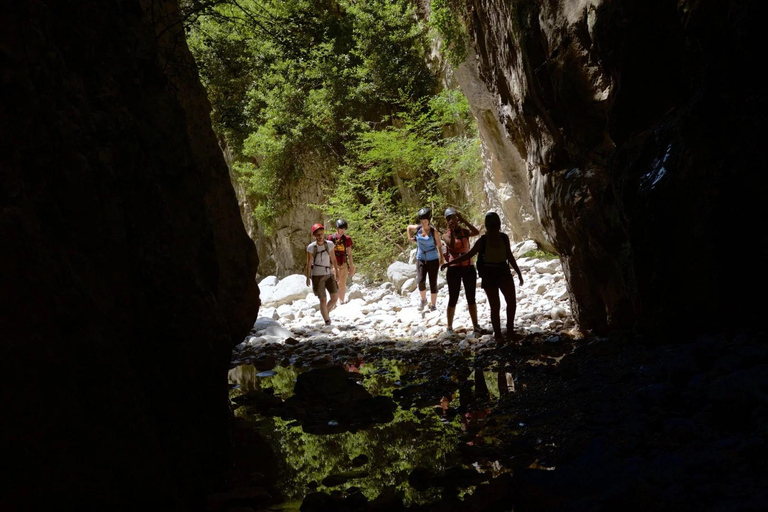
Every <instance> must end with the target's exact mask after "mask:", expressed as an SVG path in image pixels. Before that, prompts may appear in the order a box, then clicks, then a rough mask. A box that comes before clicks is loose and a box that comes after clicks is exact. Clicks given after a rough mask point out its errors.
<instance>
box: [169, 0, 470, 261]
mask: <svg viewBox="0 0 768 512" xmlns="http://www.w3.org/2000/svg"><path fill="white" fill-rule="evenodd" d="M182 5H183V9H184V13H185V20H186V24H187V28H188V31H187V32H188V42H189V46H190V48H191V50H192V52H193V54H194V56H195V58H196V61H197V63H198V66H199V70H200V74H201V77H202V80H203V83H204V85H205V86H206V88H207V90H208V94H209V98H210V99H211V103H212V105H213V113H212V121H213V124H214V129H215V130H216V132H217V133H218V134H219V136H220V137H221V139H222V140H223V141H224V142H225V143H226V145H227V146H228V147H229V148H230V149H231V150H232V152H233V154H234V155H235V160H236V164H235V166H234V168H235V170H236V171H237V173H238V175H239V176H240V177H241V179H242V181H243V182H244V184H245V185H246V189H247V191H248V193H249V194H250V195H252V196H253V198H254V201H253V202H254V203H255V204H257V205H258V206H257V208H256V210H255V212H254V214H255V216H256V219H257V222H258V224H259V226H260V228H261V229H262V230H263V231H264V232H266V233H267V234H270V233H271V232H272V230H273V229H274V228H275V224H276V220H277V219H278V218H279V216H280V215H281V213H284V212H285V209H286V208H288V207H291V206H293V207H295V205H289V204H287V202H286V201H287V198H288V194H287V191H289V190H290V188H291V186H292V185H293V184H295V183H296V182H297V181H298V180H299V179H301V177H302V176H303V175H304V172H305V165H306V163H307V162H334V164H333V165H336V166H338V168H337V169H329V170H328V172H326V173H325V174H326V175H327V176H328V177H329V179H328V181H327V183H324V185H325V186H326V201H325V202H323V201H322V199H323V198H318V202H317V204H316V205H315V206H316V207H317V208H318V209H320V210H321V211H323V213H325V214H327V215H329V216H330V217H333V218H335V217H344V218H347V219H348V220H349V222H350V228H351V230H350V234H351V235H352V234H354V235H355V236H356V247H355V249H356V252H355V255H356V256H357V257H356V261H357V263H358V267H359V269H360V270H364V269H368V270H370V271H372V272H373V273H379V272H380V271H381V270H382V267H383V266H384V265H385V262H386V260H389V261H391V260H392V258H393V257H394V256H396V255H397V253H398V251H401V250H402V249H404V248H405V247H404V243H405V238H404V237H403V233H404V231H405V224H406V223H407V222H408V221H410V220H412V219H410V217H411V216H412V215H411V213H410V210H409V209H412V208H413V207H414V205H416V204H422V203H429V204H431V205H433V206H434V207H435V208H436V209H440V208H441V207H443V206H444V205H445V202H446V201H456V200H458V199H460V198H461V197H463V195H462V194H461V193H458V192H459V191H460V190H462V186H463V185H462V184H463V183H466V182H465V181H464V180H466V179H467V178H468V177H470V176H472V175H473V173H475V172H477V169H478V168H479V166H480V151H479V143H478V142H477V141H478V138H477V131H476V128H475V126H474V122H473V119H472V117H471V115H470V114H469V108H468V105H467V103H466V99H465V98H464V97H463V96H462V95H461V93H460V92H458V91H447V90H442V91H441V90H440V87H439V85H438V81H437V77H436V76H435V74H434V73H433V71H431V70H430V68H429V67H428V66H427V61H428V59H427V57H428V55H429V48H430V40H429V36H428V34H429V30H428V27H427V26H426V25H425V24H424V23H422V22H421V21H420V20H419V19H418V17H417V16H416V12H415V4H414V3H413V2H411V1H409V0H356V1H352V0H311V1H310V0H219V1H208V2H205V1H200V0H187V1H186V2H183V4H182ZM323 165H326V164H323ZM454 206H463V205H454ZM368 233H378V235H379V236H373V235H371V236H370V237H369V236H368ZM382 246H384V247H385V249H383V250H382V249H381V247H382Z"/></svg>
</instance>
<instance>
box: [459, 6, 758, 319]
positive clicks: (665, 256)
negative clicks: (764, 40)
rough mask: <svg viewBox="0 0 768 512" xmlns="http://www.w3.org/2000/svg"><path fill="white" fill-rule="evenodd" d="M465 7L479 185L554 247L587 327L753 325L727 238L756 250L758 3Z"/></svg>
mask: <svg viewBox="0 0 768 512" xmlns="http://www.w3.org/2000/svg"><path fill="white" fill-rule="evenodd" d="M465 5H466V10H465V11H464V16H465V17H466V19H467V20H468V23H467V25H468V28H469V36H470V39H471V41H472V44H473V46H474V51H473V52H470V53H471V54H470V56H469V58H468V59H467V61H466V62H465V63H464V64H463V65H462V66H461V68H460V69H459V77H460V79H461V83H462V88H463V89H464V90H465V93H466V95H467V97H468V98H469V100H470V103H471V104H472V105H473V109H474V111H475V114H476V116H477V118H478V121H479V122H480V123H481V128H480V129H481V133H482V135H483V138H484V143H485V145H486V147H487V148H488V150H489V151H490V157H491V158H492V159H493V161H494V166H495V170H494V174H495V176H492V178H493V179H492V180H489V181H495V182H496V183H502V184H504V185H505V186H506V187H507V188H508V190H509V192H508V193H507V194H506V198H504V197H502V198H501V200H500V203H501V204H500V206H501V207H502V208H503V209H504V210H505V212H506V213H507V217H508V218H515V216H517V218H518V219H519V220H518V221H517V224H518V225H519V226H520V227H518V228H517V229H519V230H527V231H528V232H530V233H533V235H534V236H533V237H534V238H537V235H536V233H537V229H539V227H537V226H532V227H530V229H527V228H525V223H526V222H527V223H529V224H530V223H531V222H532V221H533V220H535V223H536V224H538V225H539V226H540V228H541V229H543V231H544V233H543V234H544V238H545V239H546V241H547V242H551V244H552V245H553V246H554V248H555V249H556V250H557V251H558V252H559V253H560V255H561V256H562V261H563V264H564V268H565V271H566V275H567V280H568V283H569V287H570V292H571V297H572V303H573V311H574V314H575V315H576V317H577V320H578V322H579V324H580V326H581V327H582V329H583V330H585V331H593V332H595V333H603V334H605V333H608V332H610V331H612V330H635V331H637V332H640V333H656V334H662V333H663V334H672V333H673V332H691V331H694V332H695V331H706V330H708V329H720V328H725V327H744V326H751V325H756V322H757V319H758V318H759V317H760V314H759V313H758V310H759V309H760V306H759V305H758V304H756V303H753V302H752V301H750V300H749V299H748V297H750V296H751V290H753V289H754V287H755V285H756V283H755V280H754V279H753V278H752V277H749V278H746V279H742V278H739V277H737V276H735V275H734V274H733V265H732V262H731V260H730V258H729V257H728V254H724V253H723V249H722V247H723V244H725V245H727V246H729V247H730V248H731V249H736V251H743V252H745V253H747V254H750V255H752V256H753V257H754V258H755V259H756V260H757V261H764V260H765V256H766V249H765V245H764V244H760V245H758V244H754V243H752V240H753V239H754V236H755V234H757V233H759V227H760V225H759V221H760V219H763V218H765V215H764V214H762V208H761V206H760V203H761V195H762V190H763V186H762V184H763V182H764V179H763V176H762V175H763V170H764V169H765V168H766V165H765V164H766V159H765V153H764V152H763V151H761V146H762V144H763V140H762V139H763V137H762V134H763V133H764V132H765V124H766V94H765V86H764V84H763V81H762V80H761V79H760V78H759V65H757V59H756V57H757V53H758V52H757V50H756V49H757V48H758V47H759V40H758V34H759V31H758V27H757V20H758V19H760V17H759V16H758V15H757V7H756V6H757V2H756V1H747V2H737V1H724V2H697V1H685V0H682V1H677V2H676V1H668V0H651V1H647V2H634V1H628V0H602V1H601V0H548V1H539V2H523V1H513V2H508V1H500V0H475V1H469V2H467V3H466V4H465ZM496 188H497V187H496ZM758 236H759V235H758ZM737 247H741V249H737ZM758 281H759V283H760V284H764V283H765V278H763V277H760V278H758ZM757 287H758V288H762V286H760V285H758V286H757Z"/></svg>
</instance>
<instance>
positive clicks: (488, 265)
mask: <svg viewBox="0 0 768 512" xmlns="http://www.w3.org/2000/svg"><path fill="white" fill-rule="evenodd" d="M485 230H486V233H485V234H484V235H483V236H481V237H480V238H479V239H478V240H477V242H475V245H473V246H472V249H470V251H469V252H468V253H466V254H464V255H463V256H460V257H458V258H456V259H455V260H452V261H449V262H448V263H445V264H444V265H441V268H442V269H445V268H446V267H448V266H451V265H458V264H461V263H463V262H464V261H467V260H469V259H471V258H472V257H473V256H475V255H476V254H481V257H482V267H480V266H478V270H479V271H480V277H481V278H482V280H483V281H482V287H483V290H485V294H486V295H487V296H488V305H489V306H490V309H491V324H492V325H493V337H494V338H495V339H496V341H497V342H501V341H503V339H504V337H503V335H502V332H501V315H500V310H501V300H500V298H499V291H501V293H502V294H503V295H504V300H505V301H506V303H507V336H508V337H509V338H510V339H511V338H512V337H513V336H514V332H515V331H514V322H515V311H516V309H517V299H516V298H515V281H514V279H513V278H512V273H511V272H510V271H509V266H510V265H512V268H513V269H515V272H517V277H518V278H519V280H520V286H522V285H523V274H522V273H521V272H520V267H518V266H517V261H515V257H514V255H513V254H512V248H511V247H510V244H509V237H508V236H507V235H506V234H505V233H502V232H501V218H499V214H498V213H496V212H493V211H491V212H488V213H486V214H485ZM479 261H480V260H479ZM478 265H479V263H478ZM481 268H482V270H481Z"/></svg>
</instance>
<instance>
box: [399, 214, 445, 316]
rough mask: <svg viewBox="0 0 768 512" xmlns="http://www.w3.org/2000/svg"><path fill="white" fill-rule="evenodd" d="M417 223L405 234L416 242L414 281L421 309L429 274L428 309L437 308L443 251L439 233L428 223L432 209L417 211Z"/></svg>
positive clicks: (424, 301) (425, 298)
mask: <svg viewBox="0 0 768 512" xmlns="http://www.w3.org/2000/svg"><path fill="white" fill-rule="evenodd" d="M418 220H419V223H418V224H410V225H409V226H408V229H406V232H405V236H406V238H408V240H410V241H411V242H416V247H417V248H418V250H417V252H416V281H417V282H418V285H419V294H420V295H421V309H424V308H425V307H426V306H427V286H426V281H427V276H429V291H430V293H431V297H430V298H431V301H430V304H429V310H430V311H435V310H436V309H437V271H438V269H439V268H440V265H442V264H443V251H442V250H441V247H440V233H439V232H438V231H437V229H436V228H435V227H434V226H433V225H432V224H431V223H430V220H432V210H431V209H430V208H422V209H421V210H419V213H418Z"/></svg>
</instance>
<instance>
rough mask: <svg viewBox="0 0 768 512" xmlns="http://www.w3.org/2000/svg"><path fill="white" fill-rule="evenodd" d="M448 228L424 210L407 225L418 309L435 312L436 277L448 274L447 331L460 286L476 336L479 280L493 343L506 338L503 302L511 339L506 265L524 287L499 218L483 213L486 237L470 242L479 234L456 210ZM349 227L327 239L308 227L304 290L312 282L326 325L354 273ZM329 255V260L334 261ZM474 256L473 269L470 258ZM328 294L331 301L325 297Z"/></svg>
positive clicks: (511, 296)
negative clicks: (440, 227)
mask: <svg viewBox="0 0 768 512" xmlns="http://www.w3.org/2000/svg"><path fill="white" fill-rule="evenodd" d="M444 216H445V220H446V222H447V224H448V229H447V230H446V231H445V233H442V234H441V233H440V231H439V230H438V229H437V228H436V227H435V226H433V225H432V210H431V209H430V208H422V209H420V210H419V211H418V214H417V220H418V223H417V224H409V225H408V227H407V228H406V238H407V239H408V240H409V241H410V242H414V243H416V248H417V250H416V281H417V285H418V289H419V294H420V296H421V304H420V308H421V309H422V310H424V309H428V310H429V311H435V310H436V309H437V274H438V271H439V270H446V269H447V272H446V281H447V283H448V307H447V310H446V316H447V324H448V327H447V333H449V334H452V333H453V319H454V316H455V313H456V305H457V304H458V301H459V294H460V292H461V286H462V284H463V285H464V295H465V296H466V299H467V309H468V310H469V316H470V319H471V320H472V328H473V330H474V331H475V332H476V333H478V334H484V333H485V331H484V329H482V327H480V325H479V323H478V320H477V303H476V300H475V288H476V283H477V278H478V276H479V277H480V278H481V280H482V281H481V287H482V289H483V290H485V294H486V296H487V297H488V305H489V306H490V310H491V325H492V327H493V335H494V338H495V339H496V341H497V342H501V341H503V340H504V335H503V333H502V330H501V311H500V310H501V299H500V296H499V292H501V294H502V295H503V296H504V300H505V302H506V304H507V318H506V328H507V329H506V331H507V337H509V338H512V337H514V319H515V311H516V309H517V302H516V298H515V282H514V278H513V276H512V273H511V271H510V266H511V268H512V269H514V271H515V272H516V273H517V276H518V279H519V283H520V285H521V286H522V285H523V275H522V273H521V272H520V268H519V267H518V266H517V262H516V261H515V257H514V256H513V254H512V248H511V246H510V241H509V237H508V236H507V235H506V234H505V233H502V232H501V218H500V217H499V215H498V214H497V213H496V212H493V211H489V212H488V213H486V214H485V221H484V224H485V234H484V235H482V236H480V238H479V239H478V240H477V241H476V242H475V243H474V244H470V238H471V237H475V236H478V235H480V231H479V230H478V229H477V228H476V227H475V226H473V225H472V224H470V223H469V222H468V221H467V220H466V219H465V218H464V217H463V216H462V215H461V213H460V212H459V211H457V210H456V209H455V208H447V209H446V210H445V212H444ZM347 228H348V225H347V222H346V221H345V220H344V219H338V220H337V221H336V233H334V234H333V235H331V236H330V237H328V239H327V240H326V239H325V228H324V226H323V224H320V223H317V224H314V225H313V226H312V228H311V233H312V236H313V237H314V238H315V241H314V242H312V243H310V244H309V245H308V246H307V266H306V276H307V286H309V284H310V281H311V283H312V290H313V291H314V293H315V295H317V296H318V298H319V299H320V313H321V314H322V316H323V320H325V324H326V325H330V324H331V320H330V316H329V312H330V311H331V310H332V309H333V308H334V307H336V304H337V302H341V303H343V302H344V299H345V296H346V287H347V277H351V276H353V275H354V273H355V267H354V263H353V258H352V246H353V243H352V239H351V238H350V237H349V236H348V235H347V234H346V230H347ZM332 254H333V257H332ZM475 256H477V265H475V263H474V262H473V258H475ZM427 280H429V291H430V299H429V301H428V300H427ZM326 290H327V291H328V293H329V294H330V299H328V298H327V297H326V293H325V292H326Z"/></svg>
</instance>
